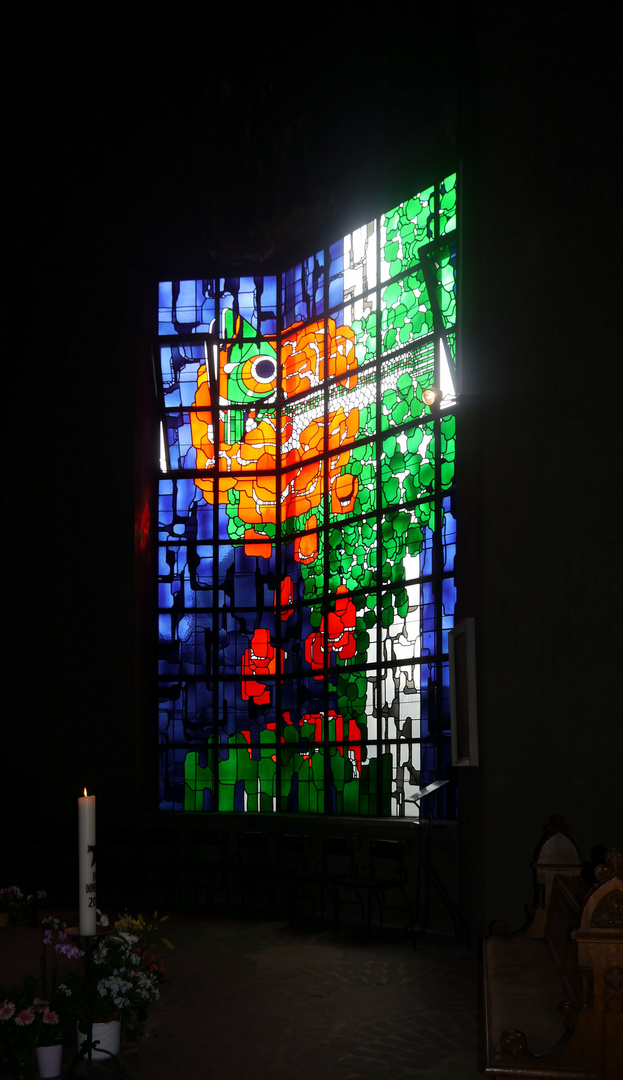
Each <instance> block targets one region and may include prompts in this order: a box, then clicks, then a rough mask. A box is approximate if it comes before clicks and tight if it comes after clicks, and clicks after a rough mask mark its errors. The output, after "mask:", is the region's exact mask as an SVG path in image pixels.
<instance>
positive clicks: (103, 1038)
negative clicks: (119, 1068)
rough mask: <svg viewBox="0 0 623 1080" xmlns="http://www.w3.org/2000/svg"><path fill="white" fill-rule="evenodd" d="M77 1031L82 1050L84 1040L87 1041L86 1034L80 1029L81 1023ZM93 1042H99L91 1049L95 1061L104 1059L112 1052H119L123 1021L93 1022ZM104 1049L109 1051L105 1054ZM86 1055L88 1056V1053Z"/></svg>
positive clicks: (77, 1026) (79, 1045)
mask: <svg viewBox="0 0 623 1080" xmlns="http://www.w3.org/2000/svg"><path fill="white" fill-rule="evenodd" d="M76 1032H77V1035H78V1050H80V1047H81V1046H82V1044H83V1042H85V1041H86V1034H85V1032H84V1031H81V1030H80V1024H79V1023H78V1024H77V1025H76ZM93 1042H97V1046H96V1047H95V1048H94V1049H93V1050H92V1051H91V1057H92V1059H93V1061H103V1060H104V1059H105V1058H107V1057H109V1056H110V1054H118V1053H119V1047H120V1046H121V1021H120V1020H111V1021H110V1022H109V1023H108V1024H93ZM102 1050H106V1051H108V1053H105V1054H104V1053H102V1052H101V1051H102ZM86 1056H87V1058H88V1053H87V1055H86Z"/></svg>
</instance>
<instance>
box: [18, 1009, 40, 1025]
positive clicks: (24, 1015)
mask: <svg viewBox="0 0 623 1080" xmlns="http://www.w3.org/2000/svg"><path fill="white" fill-rule="evenodd" d="M34 1018H35V1014H34V1012H33V1011H32V1009H22V1011H21V1012H20V1013H18V1014H17V1016H16V1017H15V1023H16V1024H17V1025H18V1027H26V1026H27V1025H28V1024H32V1022H33V1020H34Z"/></svg>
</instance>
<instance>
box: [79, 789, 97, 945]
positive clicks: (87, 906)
mask: <svg viewBox="0 0 623 1080" xmlns="http://www.w3.org/2000/svg"><path fill="white" fill-rule="evenodd" d="M78 882H79V889H80V893H79V896H80V926H79V929H80V933H81V934H82V935H83V936H84V937H93V935H94V934H95V933H96V919H97V908H96V899H95V795H87V789H86V788H85V789H84V797H83V798H80V799H78Z"/></svg>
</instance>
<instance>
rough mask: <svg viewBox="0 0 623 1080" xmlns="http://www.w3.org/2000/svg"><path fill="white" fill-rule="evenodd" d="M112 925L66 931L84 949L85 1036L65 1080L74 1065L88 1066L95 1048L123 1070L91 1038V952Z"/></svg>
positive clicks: (110, 1053)
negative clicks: (85, 932) (88, 932)
mask: <svg viewBox="0 0 623 1080" xmlns="http://www.w3.org/2000/svg"><path fill="white" fill-rule="evenodd" d="M112 931H113V927H112V926H98V927H97V928H96V931H95V934H93V935H87V936H85V935H83V934H81V933H80V930H79V928H78V927H77V926H73V927H71V928H70V929H68V930H67V931H66V933H67V936H68V937H73V938H77V939H78V941H79V942H80V947H81V948H82V949H84V987H85V1002H86V1006H85V1018H84V1020H85V1026H86V1038H85V1040H84V1042H83V1043H82V1044H81V1046H80V1049H79V1050H78V1053H77V1054H76V1056H75V1057H74V1059H73V1060H72V1062H71V1064H70V1066H69V1069H68V1070H67V1077H66V1080H70V1077H73V1075H74V1070H75V1069H76V1066H77V1065H79V1064H80V1063H81V1062H87V1063H88V1065H89V1066H91V1065H92V1063H93V1051H94V1050H96V1051H97V1054H98V1057H99V1055H100V1054H105V1055H106V1056H107V1057H110V1058H112V1060H113V1061H114V1063H115V1065H116V1067H117V1071H118V1072H121V1073H123V1072H125V1070H124V1068H123V1066H122V1065H121V1063H120V1062H119V1060H118V1058H117V1056H116V1054H114V1053H113V1052H112V1051H111V1050H107V1049H106V1048H105V1047H103V1046H100V1044H99V1039H95V1040H94V1039H93V1022H94V1021H93V1007H92V997H91V993H90V991H91V989H92V986H93V953H94V952H95V949H96V948H97V946H98V943H99V940H100V939H101V938H103V937H106V936H107V935H108V934H110V933H112Z"/></svg>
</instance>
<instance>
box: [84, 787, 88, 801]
mask: <svg viewBox="0 0 623 1080" xmlns="http://www.w3.org/2000/svg"><path fill="white" fill-rule="evenodd" d="M86 794H87V789H86V788H85V789H84V797H85V799H86Z"/></svg>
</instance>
